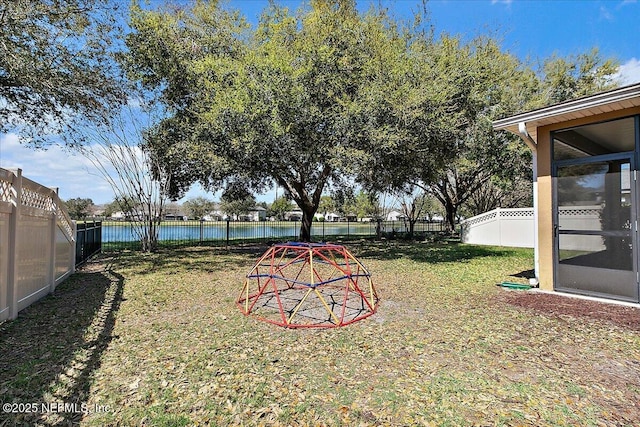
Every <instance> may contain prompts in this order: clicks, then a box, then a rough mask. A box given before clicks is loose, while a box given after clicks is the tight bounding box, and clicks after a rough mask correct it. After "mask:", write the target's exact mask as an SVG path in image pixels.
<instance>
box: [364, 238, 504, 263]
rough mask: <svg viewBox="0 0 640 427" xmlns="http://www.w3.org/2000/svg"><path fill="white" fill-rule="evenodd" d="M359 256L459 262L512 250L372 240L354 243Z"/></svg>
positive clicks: (379, 258) (502, 254)
mask: <svg viewBox="0 0 640 427" xmlns="http://www.w3.org/2000/svg"><path fill="white" fill-rule="evenodd" d="M353 249H354V251H355V252H356V254H357V255H358V256H359V257H362V258H372V259H377V260H394V259H399V258H408V259H411V260H413V261H416V262H424V263H431V264H435V263H442V262H459V261H466V260H470V259H473V258H481V257H502V256H509V255H511V254H512V252H511V251H508V250H504V249H502V248H498V247H491V246H474V245H465V244H459V243H452V242H446V243H421V242H398V241H392V242H370V241H362V242H359V243H358V244H357V245H356V244H354V245H353Z"/></svg>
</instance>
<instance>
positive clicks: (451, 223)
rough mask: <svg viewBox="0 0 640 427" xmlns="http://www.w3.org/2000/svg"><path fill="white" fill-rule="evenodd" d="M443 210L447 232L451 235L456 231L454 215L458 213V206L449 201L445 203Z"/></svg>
mask: <svg viewBox="0 0 640 427" xmlns="http://www.w3.org/2000/svg"><path fill="white" fill-rule="evenodd" d="M445 210H446V216H447V217H446V222H447V230H448V231H449V233H453V232H454V231H455V229H456V214H457V212H458V206H457V205H456V204H454V203H452V202H450V201H447V204H446V206H445Z"/></svg>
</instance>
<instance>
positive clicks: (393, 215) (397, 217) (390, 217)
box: [387, 210, 407, 221]
mask: <svg viewBox="0 0 640 427" xmlns="http://www.w3.org/2000/svg"><path fill="white" fill-rule="evenodd" d="M406 218H407V217H406V215H405V214H403V213H402V212H400V211H397V210H392V211H390V212H389V213H388V214H387V221H402V220H404V219H406Z"/></svg>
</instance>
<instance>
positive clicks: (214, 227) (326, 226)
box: [102, 221, 376, 243]
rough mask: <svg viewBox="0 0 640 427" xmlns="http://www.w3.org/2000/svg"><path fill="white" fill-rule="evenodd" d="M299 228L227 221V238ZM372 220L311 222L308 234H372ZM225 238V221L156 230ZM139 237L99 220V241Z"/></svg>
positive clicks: (167, 236)
mask: <svg viewBox="0 0 640 427" xmlns="http://www.w3.org/2000/svg"><path fill="white" fill-rule="evenodd" d="M299 232H300V223H299V222H277V223H271V222H268V221H263V222H253V223H247V222H237V223H234V222H230V223H229V226H228V233H229V239H230V240H234V239H274V240H282V239H284V238H289V239H295V238H296V237H297V236H298V234H299ZM375 232H376V227H375V224H374V223H347V222H339V223H320V222H318V223H313V225H312V227H311V235H312V236H313V237H315V238H323V237H324V236H329V235H331V236H335V235H374V234H375ZM226 239H227V223H226V222H224V221H220V222H204V223H202V224H200V223H196V222H186V223H175V224H162V225H160V230H159V240H160V241H215V240H226ZM137 240H138V236H137V234H136V232H135V227H134V225H133V224H131V223H118V224H116V225H113V224H105V223H103V224H102V241H103V242H104V243H110V242H134V241H137Z"/></svg>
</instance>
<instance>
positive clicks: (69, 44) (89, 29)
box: [0, 0, 126, 145]
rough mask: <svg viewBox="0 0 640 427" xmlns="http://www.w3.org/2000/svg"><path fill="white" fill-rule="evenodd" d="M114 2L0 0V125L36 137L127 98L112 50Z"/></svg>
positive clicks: (101, 113) (99, 117)
mask: <svg viewBox="0 0 640 427" xmlns="http://www.w3.org/2000/svg"><path fill="white" fill-rule="evenodd" d="M119 5H120V3H119V2H106V1H98V0H56V1H50V0H40V1H29V0H15V1H3V2H1V3H0V27H2V32H1V33H0V57H2V58H3V59H2V62H1V63H0V132H7V131H9V130H18V131H19V132H20V134H21V136H22V137H23V140H26V141H28V142H30V143H32V144H34V145H42V144H43V143H44V142H45V141H46V136H47V135H49V134H60V133H61V131H62V130H68V129H70V128H69V125H70V123H72V122H73V121H74V120H87V119H88V120H95V121H104V120H105V119H106V118H107V117H109V115H110V113H111V109H112V107H113V106H116V105H120V104H122V103H124V102H126V96H125V95H124V93H125V91H124V90H123V87H122V84H121V83H122V82H121V81H119V80H118V79H117V75H118V74H117V70H116V66H115V64H116V62H115V61H114V58H113V54H114V53H115V51H116V50H117V43H116V41H117V39H118V36H119V34H120V33H121V30H120V29H119V26H118V24H117V20H116V13H117V9H118V7H119Z"/></svg>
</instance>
